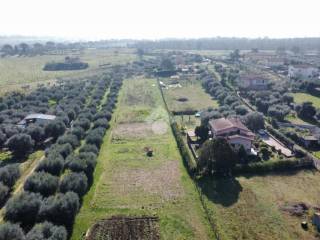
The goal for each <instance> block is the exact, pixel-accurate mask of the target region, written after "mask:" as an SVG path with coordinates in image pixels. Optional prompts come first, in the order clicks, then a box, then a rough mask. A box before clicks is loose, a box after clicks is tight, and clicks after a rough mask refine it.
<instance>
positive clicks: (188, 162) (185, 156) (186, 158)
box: [171, 122, 196, 174]
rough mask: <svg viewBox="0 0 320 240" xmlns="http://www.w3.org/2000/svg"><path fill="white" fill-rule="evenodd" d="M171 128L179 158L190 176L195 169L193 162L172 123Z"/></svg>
mask: <svg viewBox="0 0 320 240" xmlns="http://www.w3.org/2000/svg"><path fill="white" fill-rule="evenodd" d="M171 128H172V131H173V134H174V136H175V139H176V141H177V145H178V148H179V150H180V153H181V156H182V158H183V162H184V164H185V165H186V168H187V169H188V172H189V173H190V174H193V173H194V172H195V169H196V164H195V162H194V161H193V158H192V156H191V155H190V153H189V150H188V148H187V146H186V145H185V143H184V141H183V137H182V136H181V134H180V132H179V128H178V125H177V123H176V122H174V123H173V124H171Z"/></svg>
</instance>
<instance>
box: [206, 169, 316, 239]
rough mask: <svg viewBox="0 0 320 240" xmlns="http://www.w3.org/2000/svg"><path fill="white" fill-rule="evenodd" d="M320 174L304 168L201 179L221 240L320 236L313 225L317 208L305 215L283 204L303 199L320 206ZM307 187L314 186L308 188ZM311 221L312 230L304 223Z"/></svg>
mask: <svg viewBox="0 0 320 240" xmlns="http://www.w3.org/2000/svg"><path fill="white" fill-rule="evenodd" d="M319 181H320V173H319V172H314V171H300V172H298V173H292V172H291V173H283V175H272V174H271V175H268V176H255V177H238V178H236V179H227V180H226V179H211V180H208V179H207V180H203V181H202V182H200V185H201V186H202V190H203V192H204V196H205V202H206V204H207V206H208V208H209V209H210V210H211V211H212V217H213V218H214V219H215V222H216V224H217V228H218V232H219V233H220V237H221V239H226V240H228V239H239V240H240V239H243V240H244V239H256V240H262V239H263V240H267V239H268V240H276V239H297V240H301V239H304V240H309V239H316V238H315V234H316V231H315V229H313V227H312V224H311V216H312V213H313V211H314V210H312V209H311V210H310V211H309V213H308V214H306V215H305V216H302V217H297V216H292V215H290V214H289V213H288V212H285V211H283V210H280V207H283V206H285V205H290V204H294V203H299V202H303V203H306V204H308V205H310V206H319V205H318V204H319V201H318V200H319V192H320V187H319V186H318V185H317V184H316V183H317V182H319ZM307 186H312V187H311V188H310V187H307ZM303 220H307V222H308V224H309V230H308V231H304V230H303V229H302V228H301V226H300V224H301V221H303Z"/></svg>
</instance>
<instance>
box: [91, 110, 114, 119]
mask: <svg viewBox="0 0 320 240" xmlns="http://www.w3.org/2000/svg"><path fill="white" fill-rule="evenodd" d="M111 116H112V115H111V113H110V112H108V111H105V112H99V113H97V114H96V115H94V117H93V120H94V121H96V120H98V119H99V118H106V119H107V120H108V121H110V119H111Z"/></svg>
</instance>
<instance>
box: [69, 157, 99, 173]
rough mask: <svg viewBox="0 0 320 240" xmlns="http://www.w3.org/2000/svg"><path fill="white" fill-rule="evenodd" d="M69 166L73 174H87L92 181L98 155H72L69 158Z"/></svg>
mask: <svg viewBox="0 0 320 240" xmlns="http://www.w3.org/2000/svg"><path fill="white" fill-rule="evenodd" d="M67 166H68V168H69V169H70V170H72V171H73V172H85V173H86V175H87V177H88V178H90V179H91V176H92V173H93V171H94V168H95V166H96V155H95V154H93V153H80V154H79V155H78V156H75V155H71V156H69V157H68V158H67Z"/></svg>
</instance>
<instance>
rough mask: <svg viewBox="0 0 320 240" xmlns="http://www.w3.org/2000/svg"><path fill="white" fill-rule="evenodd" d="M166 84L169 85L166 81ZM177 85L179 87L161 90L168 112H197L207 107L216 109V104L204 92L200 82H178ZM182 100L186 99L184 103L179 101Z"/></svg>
mask: <svg viewBox="0 0 320 240" xmlns="http://www.w3.org/2000/svg"><path fill="white" fill-rule="evenodd" d="M166 83H170V81H166ZM179 84H180V85H181V87H179V86H177V87H169V88H168V89H163V93H164V96H165V99H166V102H167V104H168V108H169V110H170V111H174V112H183V111H199V110H202V109H206V108H208V107H213V108H215V107H218V102H217V101H216V100H213V99H212V98H211V97H210V95H209V94H207V93H206V92H205V91H204V89H203V88H202V86H201V83H200V81H198V80H180V81H179ZM182 98H186V101H181V99H182ZM179 99H180V100H179Z"/></svg>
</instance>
